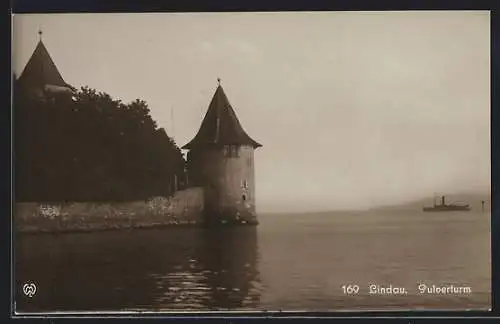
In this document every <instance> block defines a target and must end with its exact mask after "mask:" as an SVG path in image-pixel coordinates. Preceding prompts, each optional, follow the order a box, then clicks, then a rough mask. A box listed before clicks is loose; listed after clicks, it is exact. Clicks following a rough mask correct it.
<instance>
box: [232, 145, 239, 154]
mask: <svg viewBox="0 0 500 324" xmlns="http://www.w3.org/2000/svg"><path fill="white" fill-rule="evenodd" d="M238 156H239V152H238V146H237V145H231V157H238Z"/></svg>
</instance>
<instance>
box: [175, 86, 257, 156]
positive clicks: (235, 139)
mask: <svg viewBox="0 0 500 324" xmlns="http://www.w3.org/2000/svg"><path fill="white" fill-rule="evenodd" d="M218 81H219V86H218V87H217V90H216V91H215V94H214V96H213V98H212V101H211V102H210V105H209V107H208V110H207V113H206V115H205V118H204V119H203V122H202V123H201V126H200V129H199V131H198V133H197V134H196V136H195V137H194V138H193V139H192V140H191V141H190V142H189V143H187V144H186V145H184V146H183V147H182V148H183V149H188V150H189V149H192V148H193V147H196V146H204V145H214V144H218V145H250V146H253V147H254V148H257V147H261V146H262V145H261V144H259V143H257V142H256V141H254V140H253V139H252V138H251V137H250V136H248V134H247V133H246V132H245V130H243V127H242V126H241V124H240V121H239V120H238V117H236V113H235V112H234V110H233V107H231V104H230V103H229V100H228V99H227V97H226V94H225V93H224V89H222V86H221V85H220V80H218Z"/></svg>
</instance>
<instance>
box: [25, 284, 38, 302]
mask: <svg viewBox="0 0 500 324" xmlns="http://www.w3.org/2000/svg"><path fill="white" fill-rule="evenodd" d="M23 293H24V294H25V295H26V296H28V297H29V298H31V297H33V296H34V295H35V294H36V285H35V284H34V283H32V282H28V283H25V284H24V285H23Z"/></svg>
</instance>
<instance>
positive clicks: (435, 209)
mask: <svg viewBox="0 0 500 324" xmlns="http://www.w3.org/2000/svg"><path fill="white" fill-rule="evenodd" d="M470 209H471V208H470V205H469V204H463V205H457V204H449V205H447V204H446V202H445V196H441V204H440V205H438V204H437V203H436V198H435V197H434V206H432V207H423V211H424V212H445V211H469V210H470Z"/></svg>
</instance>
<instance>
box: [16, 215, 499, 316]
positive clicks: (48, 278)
mask: <svg viewBox="0 0 500 324" xmlns="http://www.w3.org/2000/svg"><path fill="white" fill-rule="evenodd" d="M259 220H260V225H259V226H257V227H236V228H226V229H218V230H207V229H200V228H163V229H148V230H131V231H121V232H120V231H116V232H100V233H80V234H62V235H48V234H43V235H24V236H20V235H18V237H17V241H16V242H15V246H16V254H15V257H16V269H15V273H16V285H17V286H16V310H17V311H19V312H46V311H98V310H101V311H117V310H153V311H156V310H189V309H196V310H220V309H250V310H292V311H293V310H309V311H335V310H377V309H380V310H387V309H391V310H392V309H401V310H405V309H489V308H490V303H491V296H490V294H491V258H490V233H491V231H490V214H489V213H475V212H468V213H467V212H458V213H453V212H450V213H422V212H408V213H396V212H386V213H376V212H370V213H355V212H352V213H351V212H350V213H322V214H320V213H318V214H288V215H285V214H283V215H278V214H276V215H260V216H259ZM26 282H32V283H34V284H36V287H37V290H36V294H35V295H34V296H32V297H31V298H28V297H26V296H25V295H24V294H23V292H22V286H23V284H24V283H26ZM422 283H423V284H425V285H427V287H432V285H436V286H438V287H445V291H446V287H450V285H454V286H455V288H459V287H462V288H461V290H462V293H453V289H451V290H450V288H448V293H445V294H443V293H437V294H432V293H427V292H426V293H424V294H421V293H420V292H419V290H418V288H417V286H418V285H419V284H422ZM343 285H346V286H345V288H347V287H348V286H347V285H353V286H350V288H349V292H352V294H346V293H347V291H346V293H345V292H344V290H343V288H342V286H343ZM369 285H378V286H389V285H392V286H393V287H398V288H405V290H406V294H404V295H376V294H370V291H369ZM355 286H359V290H358V291H357V293H354V290H356V287H355ZM421 288H422V287H421ZM466 288H469V289H470V291H469V290H468V289H466Z"/></svg>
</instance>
